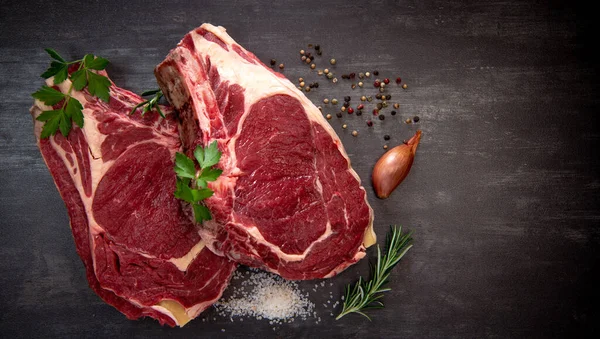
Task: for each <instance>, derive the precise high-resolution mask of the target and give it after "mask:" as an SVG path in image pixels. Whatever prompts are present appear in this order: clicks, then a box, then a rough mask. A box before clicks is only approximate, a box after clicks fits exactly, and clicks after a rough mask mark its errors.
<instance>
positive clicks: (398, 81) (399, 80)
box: [396, 77, 402, 85]
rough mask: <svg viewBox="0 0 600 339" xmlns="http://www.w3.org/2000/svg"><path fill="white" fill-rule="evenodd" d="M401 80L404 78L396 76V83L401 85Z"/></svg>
mask: <svg viewBox="0 0 600 339" xmlns="http://www.w3.org/2000/svg"><path fill="white" fill-rule="evenodd" d="M401 82H402V79H400V78H399V77H398V78H396V83H397V84H398V85H400V83H401Z"/></svg>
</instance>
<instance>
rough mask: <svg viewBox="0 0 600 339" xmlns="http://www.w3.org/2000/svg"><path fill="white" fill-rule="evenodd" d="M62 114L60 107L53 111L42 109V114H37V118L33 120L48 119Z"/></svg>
mask: <svg viewBox="0 0 600 339" xmlns="http://www.w3.org/2000/svg"><path fill="white" fill-rule="evenodd" d="M60 114H62V110H60V109H56V110H53V111H43V112H42V114H40V115H38V117H37V118H35V120H37V121H48V120H50V119H52V118H54V117H56V116H57V115H60Z"/></svg>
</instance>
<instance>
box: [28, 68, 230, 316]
mask: <svg viewBox="0 0 600 339" xmlns="http://www.w3.org/2000/svg"><path fill="white" fill-rule="evenodd" d="M102 74H104V73H102ZM52 84H53V82H52V79H49V80H48V85H49V86H52ZM69 85H70V82H69V80H67V81H65V82H63V83H61V84H60V85H58V86H57V87H56V86H55V88H57V89H59V90H61V91H63V93H66V91H67V90H68V88H69ZM73 95H74V97H75V98H76V99H78V100H79V101H80V102H81V103H82V104H83V106H84V110H83V113H84V116H85V119H84V127H83V129H79V128H78V127H76V126H74V128H73V130H72V131H71V133H70V134H69V136H68V137H67V138H64V137H63V136H62V135H61V134H60V132H58V133H57V134H56V135H55V136H53V137H50V138H49V139H40V132H41V129H42V123H41V122H39V121H36V120H34V121H35V135H36V137H37V139H38V145H39V147H40V150H41V152H42V155H43V157H44V160H45V161H46V165H47V166H48V169H49V170H50V172H51V173H52V176H53V177H54V181H55V183H56V186H57V187H58V190H59V191H60V194H61V196H62V198H63V200H64V201H65V204H66V207H67V210H68V212H69V217H70V219H71V230H72V232H73V237H74V239H75V244H76V247H77V253H79V256H80V257H81V260H82V261H83V264H84V266H85V268H86V273H87V279H88V282H89V284H90V286H91V288H92V289H93V290H94V291H95V292H96V293H97V294H98V295H99V296H100V297H101V298H102V299H104V300H105V301H106V302H107V303H109V304H111V305H113V306H114V307H116V308H117V309H118V310H119V311H121V312H123V313H124V314H125V315H126V316H127V317H128V318H130V319H136V318H139V317H142V316H150V317H153V318H155V319H157V320H158V321H159V322H160V323H161V324H168V325H170V326H175V325H179V326H183V325H185V324H186V323H187V322H188V321H189V320H190V319H192V318H194V317H196V316H197V315H198V314H199V313H200V312H202V311H203V310H204V309H206V308H207V307H208V306H210V305H211V304H212V303H213V302H215V301H216V300H217V299H218V298H219V297H220V296H221V293H222V292H223V290H224V289H225V287H226V286H227V283H228V282H229V279H230V276H231V274H232V273H233V271H234V269H235V264H234V263H232V262H231V261H229V260H227V259H225V258H222V257H219V256H216V255H214V254H213V253H212V252H211V251H209V250H208V249H207V248H206V247H205V243H204V241H202V239H201V237H200V235H199V234H198V229H197V226H196V225H194V223H193V222H191V221H190V219H189V217H188V216H187V215H186V214H185V211H183V210H182V207H181V204H180V202H179V201H178V200H177V199H175V198H174V197H173V191H174V189H175V179H176V177H175V174H174V171H173V160H172V159H173V158H174V154H175V152H177V151H179V150H180V141H179V135H178V125H177V122H176V119H175V116H174V114H172V113H171V110H170V109H169V108H168V107H164V108H163V110H164V111H165V113H167V118H166V119H162V118H160V117H159V115H158V113H156V112H151V113H147V114H146V115H145V116H144V117H141V115H140V114H139V113H137V114H134V115H132V116H129V115H128V113H129V112H130V110H131V108H132V107H133V106H134V105H136V104H138V103H139V102H141V101H142V99H141V98H140V97H139V96H137V95H135V94H133V93H131V92H129V91H126V90H123V89H121V88H118V87H116V86H115V85H114V84H113V85H112V87H111V91H110V101H109V104H106V103H105V102H103V101H99V100H98V99H97V98H95V97H91V96H90V95H89V94H88V93H87V92H74V94H73ZM60 105H62V103H59V104H58V106H60ZM55 108H56V107H55ZM49 109H51V108H50V107H48V106H45V105H43V104H42V103H41V102H39V101H36V103H35V105H34V106H33V107H32V109H31V113H32V115H33V117H34V119H35V117H37V116H38V115H39V114H40V113H41V112H42V111H43V110H49Z"/></svg>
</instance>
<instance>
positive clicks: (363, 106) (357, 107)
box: [356, 104, 365, 109]
mask: <svg viewBox="0 0 600 339" xmlns="http://www.w3.org/2000/svg"><path fill="white" fill-rule="evenodd" d="M363 108H365V105H363V104H360V105H358V106H356V109H363Z"/></svg>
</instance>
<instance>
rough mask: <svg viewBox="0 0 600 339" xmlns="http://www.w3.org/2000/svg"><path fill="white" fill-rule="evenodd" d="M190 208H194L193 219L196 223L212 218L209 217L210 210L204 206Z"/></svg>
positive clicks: (194, 205)
mask: <svg viewBox="0 0 600 339" xmlns="http://www.w3.org/2000/svg"><path fill="white" fill-rule="evenodd" d="M192 207H193V208H194V217H195V218H196V222H197V223H201V222H202V221H204V220H211V219H212V217H211V216H210V210H209V209H208V208H206V206H204V205H200V204H193V205H192Z"/></svg>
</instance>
